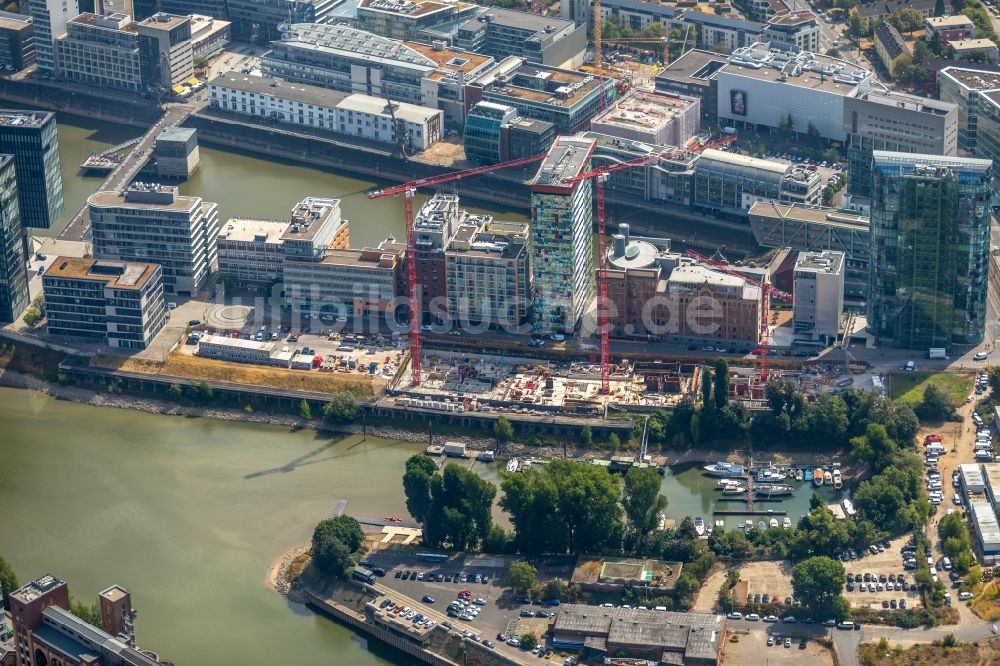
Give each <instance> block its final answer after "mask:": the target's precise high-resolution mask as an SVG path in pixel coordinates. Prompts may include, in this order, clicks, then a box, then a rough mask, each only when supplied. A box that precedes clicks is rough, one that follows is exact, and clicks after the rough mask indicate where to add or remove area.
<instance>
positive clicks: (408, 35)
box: [354, 0, 481, 50]
mask: <svg viewBox="0 0 1000 666" xmlns="http://www.w3.org/2000/svg"><path fill="white" fill-rule="evenodd" d="M480 11H481V8H480V7H479V6H478V5H476V4H475V3H472V2H461V1H458V2H436V1H435V0H414V1H411V0H360V2H358V8H357V16H355V18H354V27H356V28H357V29H359V30H364V31H365V32H371V33H373V34H376V35H380V36H382V37H388V38H389V39H399V40H415V41H418V42H428V43H429V42H432V41H434V40H440V39H443V40H445V41H447V42H449V43H450V42H451V41H452V39H453V37H454V34H455V32H456V30H457V28H458V26H460V25H462V24H464V23H465V22H466V21H468V20H469V19H472V18H474V17H475V16H476V15H477V14H478V13H479V12H480ZM461 48H465V47H461ZM468 50H474V49H468Z"/></svg>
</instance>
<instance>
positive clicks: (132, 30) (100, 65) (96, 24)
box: [55, 13, 146, 92]
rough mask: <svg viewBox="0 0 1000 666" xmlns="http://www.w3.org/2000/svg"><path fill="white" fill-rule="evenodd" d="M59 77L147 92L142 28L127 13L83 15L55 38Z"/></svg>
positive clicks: (70, 22) (117, 88) (130, 90)
mask: <svg viewBox="0 0 1000 666" xmlns="http://www.w3.org/2000/svg"><path fill="white" fill-rule="evenodd" d="M55 51H56V59H57V61H58V63H59V72H58V76H59V78H62V79H66V80H67V81H75V82H76V83H84V84H89V85H94V86H98V87H102V88H114V89H116V90H126V91H128V92H145V90H146V88H145V87H144V86H143V81H142V72H141V69H140V65H139V26H138V24H137V23H135V22H133V21H132V18H131V17H130V16H128V15H127V14H114V13H112V14H89V13H85V14H80V15H79V16H77V17H75V18H73V19H70V21H69V22H68V23H67V24H66V34H64V35H61V36H59V37H56V39H55Z"/></svg>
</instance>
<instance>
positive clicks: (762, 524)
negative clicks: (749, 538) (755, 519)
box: [757, 520, 767, 530]
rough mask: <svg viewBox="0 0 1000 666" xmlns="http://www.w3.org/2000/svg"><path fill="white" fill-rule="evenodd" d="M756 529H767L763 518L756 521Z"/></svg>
mask: <svg viewBox="0 0 1000 666" xmlns="http://www.w3.org/2000/svg"><path fill="white" fill-rule="evenodd" d="M757 529H759V530H766V529H767V523H765V522H764V521H763V520H762V521H760V522H759V523H757Z"/></svg>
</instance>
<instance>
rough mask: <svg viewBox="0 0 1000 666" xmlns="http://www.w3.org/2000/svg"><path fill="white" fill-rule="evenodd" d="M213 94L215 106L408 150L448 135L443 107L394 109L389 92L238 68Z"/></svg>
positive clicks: (212, 86)
mask: <svg viewBox="0 0 1000 666" xmlns="http://www.w3.org/2000/svg"><path fill="white" fill-rule="evenodd" d="M208 94H209V100H210V104H211V106H212V108H213V109H221V110H223V111H226V112H229V113H238V114H241V115H251V116H257V117H260V118H267V119H270V120H273V121H275V122H280V123H285V124H289V125H306V126H309V127H315V128H319V129H322V130H326V131H328V132H335V133H339V134H350V135H351V136H356V137H362V138H366V139H370V140H373V141H380V142H384V143H389V144H392V145H402V146H403V147H404V149H405V150H406V151H407V152H410V151H412V152H421V151H424V150H426V149H427V148H429V147H430V146H431V145H433V144H434V143H437V142H438V141H440V140H441V139H442V138H443V136H444V127H443V125H444V114H443V113H442V112H441V111H440V110H438V109H435V108H428V107H423V106H416V105H414V104H407V103H401V102H393V108H392V110H391V111H390V110H389V107H388V104H387V103H386V101H385V98H384V97H378V96H376V97H372V96H369V95H362V94H357V93H356V94H353V95H351V94H347V93H343V92H339V91H336V90H329V89H327V88H320V87H317V86H310V85H305V84H301V83H288V82H286V81H280V80H277V79H272V78H268V77H262V76H247V75H241V74H232V73H229V74H220V75H219V76H217V77H215V78H214V79H212V80H211V81H210V82H209V85H208ZM393 116H395V121H396V122H395V123H393ZM400 132H401V133H400Z"/></svg>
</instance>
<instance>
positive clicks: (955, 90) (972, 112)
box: [937, 65, 1000, 153]
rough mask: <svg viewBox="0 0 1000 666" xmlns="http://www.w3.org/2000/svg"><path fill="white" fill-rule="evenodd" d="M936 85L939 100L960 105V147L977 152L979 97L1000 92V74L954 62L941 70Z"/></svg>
mask: <svg viewBox="0 0 1000 666" xmlns="http://www.w3.org/2000/svg"><path fill="white" fill-rule="evenodd" d="M937 86H938V99H940V100H941V101H942V102H951V103H952V104H954V105H955V106H957V107H958V147H959V148H962V149H964V150H968V151H970V152H973V153H975V151H976V138H977V128H978V124H979V106H980V97H981V96H982V95H984V94H985V93H988V92H992V91H1000V74H997V73H996V72H990V71H987V70H979V69H976V68H975V66H974V65H969V66H958V65H955V66H953V67H945V68H944V69H942V70H941V71H939V72H938V75H937Z"/></svg>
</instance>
